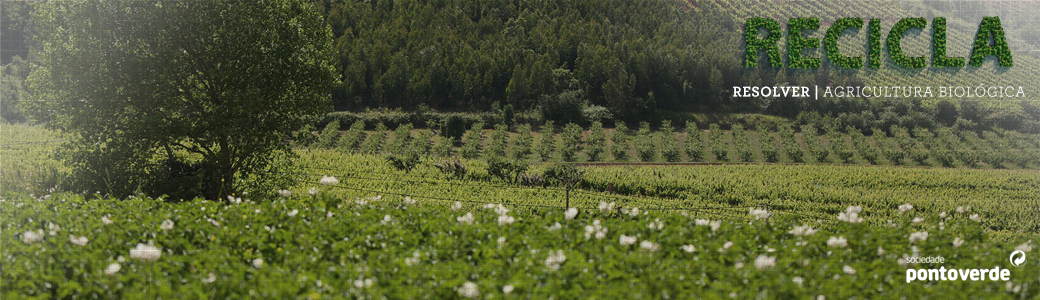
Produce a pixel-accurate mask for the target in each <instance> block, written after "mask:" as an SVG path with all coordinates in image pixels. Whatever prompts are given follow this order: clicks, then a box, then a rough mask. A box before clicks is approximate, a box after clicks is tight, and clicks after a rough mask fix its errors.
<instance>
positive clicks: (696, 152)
mask: <svg viewBox="0 0 1040 300" xmlns="http://www.w3.org/2000/svg"><path fill="white" fill-rule="evenodd" d="M701 136H702V134H701V131H700V129H699V128H697V123H696V122H693V121H687V122H686V140H685V141H683V146H685V147H686V157H688V158H689V159H690V161H704V142H703V141H702V137H701Z"/></svg>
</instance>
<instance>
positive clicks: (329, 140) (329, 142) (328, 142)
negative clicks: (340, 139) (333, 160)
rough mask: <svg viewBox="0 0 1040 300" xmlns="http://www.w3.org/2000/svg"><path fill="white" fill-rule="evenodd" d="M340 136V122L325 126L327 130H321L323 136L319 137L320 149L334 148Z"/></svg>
mask: <svg viewBox="0 0 1040 300" xmlns="http://www.w3.org/2000/svg"><path fill="white" fill-rule="evenodd" d="M338 135H339V122H329V124H327V125H325V129H322V130H321V134H319V135H318V147H322V148H332V146H333V145H335V142H336V136H338Z"/></svg>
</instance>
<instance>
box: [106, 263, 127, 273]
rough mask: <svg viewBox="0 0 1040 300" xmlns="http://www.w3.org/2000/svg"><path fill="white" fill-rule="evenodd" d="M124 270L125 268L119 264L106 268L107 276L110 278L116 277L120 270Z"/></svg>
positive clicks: (109, 265)
mask: <svg viewBox="0 0 1040 300" xmlns="http://www.w3.org/2000/svg"><path fill="white" fill-rule="evenodd" d="M122 268H123V266H122V265H120V264H119V263H117V262H113V263H110V264H108V267H106V268H105V275H108V276H112V275H115V274H116V273H117V272H119V269H122Z"/></svg>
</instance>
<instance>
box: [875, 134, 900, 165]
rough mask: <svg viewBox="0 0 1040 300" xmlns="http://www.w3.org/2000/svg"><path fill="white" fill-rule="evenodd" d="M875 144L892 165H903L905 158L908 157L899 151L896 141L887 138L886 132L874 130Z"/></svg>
mask: <svg viewBox="0 0 1040 300" xmlns="http://www.w3.org/2000/svg"><path fill="white" fill-rule="evenodd" d="M874 144H876V145H877V147H878V148H879V149H881V154H882V155H884V156H885V159H886V160H888V161H890V162H892V164H895V165H898V164H900V163H902V159H903V157H904V156H906V155H905V154H903V150H902V149H899V144H898V143H896V141H893V140H891V139H889V138H888V137H887V136H885V131H884V130H880V129H874Z"/></svg>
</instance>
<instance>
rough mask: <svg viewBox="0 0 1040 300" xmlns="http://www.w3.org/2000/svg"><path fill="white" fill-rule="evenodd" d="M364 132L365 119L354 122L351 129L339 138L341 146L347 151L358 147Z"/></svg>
mask: <svg viewBox="0 0 1040 300" xmlns="http://www.w3.org/2000/svg"><path fill="white" fill-rule="evenodd" d="M363 134H365V121H356V122H354V124H352V125H350V129H348V130H347V132H345V133H343V136H341V137H340V138H339V147H340V148H341V149H343V150H346V151H352V150H354V147H357V146H358V143H359V142H361V137H362V135H363Z"/></svg>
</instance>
